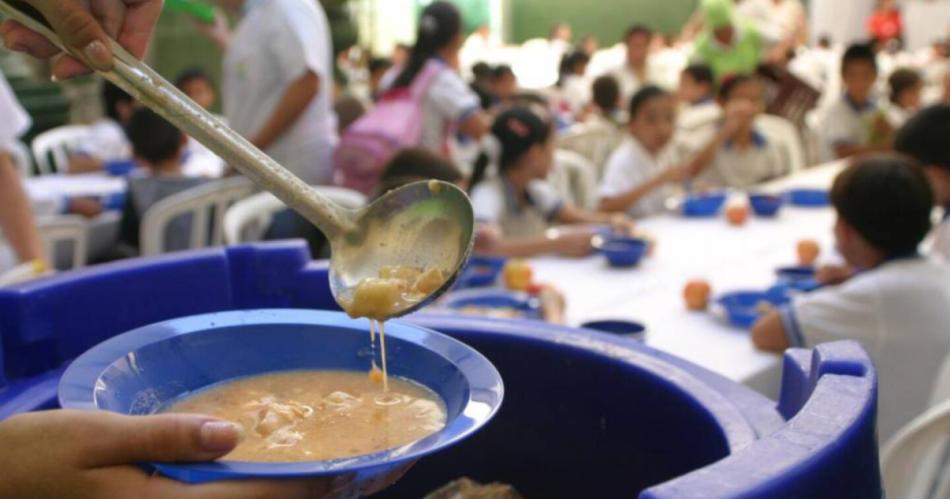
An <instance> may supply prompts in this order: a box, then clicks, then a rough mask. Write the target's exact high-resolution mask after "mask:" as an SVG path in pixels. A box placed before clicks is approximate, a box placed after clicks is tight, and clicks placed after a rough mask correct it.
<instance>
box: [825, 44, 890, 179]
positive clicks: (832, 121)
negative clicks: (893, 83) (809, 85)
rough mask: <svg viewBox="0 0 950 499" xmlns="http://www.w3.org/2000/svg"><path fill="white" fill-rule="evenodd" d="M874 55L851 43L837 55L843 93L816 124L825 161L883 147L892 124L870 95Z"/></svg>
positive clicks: (867, 47)
mask: <svg viewBox="0 0 950 499" xmlns="http://www.w3.org/2000/svg"><path fill="white" fill-rule="evenodd" d="M877 74H878V73H877V58H876V56H875V54H874V50H872V49H871V47H869V46H867V45H852V46H850V47H848V49H847V50H846V51H845V53H844V56H843V57H842V59H841V78H842V83H843V84H844V89H845V92H844V95H843V96H841V98H840V99H838V100H837V101H836V102H835V103H834V104H833V105H832V106H831V107H830V108H828V109H827V110H826V111H825V113H824V116H823V117H822V119H821V122H820V123H819V125H818V136H819V138H820V140H821V141H822V144H823V149H824V157H825V160H826V161H830V160H833V159H836V158H847V157H849V156H854V155H856V154H862V153H866V152H875V151H882V150H885V149H886V148H887V144H888V142H889V140H890V135H891V132H892V128H891V126H890V124H888V122H887V118H886V117H885V115H884V113H883V112H882V111H881V109H880V107H879V106H878V104H877V103H876V102H875V100H874V98H873V95H872V93H873V91H874V84H875V82H876V81H877Z"/></svg>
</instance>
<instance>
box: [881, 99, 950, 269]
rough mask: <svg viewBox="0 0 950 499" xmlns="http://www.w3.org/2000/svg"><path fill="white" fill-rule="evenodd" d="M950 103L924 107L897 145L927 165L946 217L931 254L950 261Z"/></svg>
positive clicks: (933, 238) (936, 231)
mask: <svg viewBox="0 0 950 499" xmlns="http://www.w3.org/2000/svg"><path fill="white" fill-rule="evenodd" d="M948 138H950V104H937V105H935V106H931V107H928V108H925V109H923V110H921V111H920V112H918V113H917V114H916V115H915V116H914V117H913V118H911V119H910V120H909V121H908V122H907V124H905V125H904V127H903V128H901V129H900V131H899V132H898V133H897V137H896V138H895V140H894V148H895V149H897V150H898V151H900V152H902V153H904V154H907V155H908V156H911V157H913V158H914V159H916V160H917V161H920V162H921V163H923V165H924V169H925V170H926V172H927V177H928V178H929V179H930V186H931V187H933V190H934V196H935V201H936V203H937V204H938V205H939V206H942V207H943V219H942V221H941V222H940V224H938V225H937V226H936V227H935V228H934V230H933V232H932V234H931V238H930V243H929V244H930V254H931V255H933V256H934V257H936V258H939V259H940V260H942V261H944V262H945V263H947V264H950V148H948V147H947V140H948Z"/></svg>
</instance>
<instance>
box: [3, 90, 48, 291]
mask: <svg viewBox="0 0 950 499" xmlns="http://www.w3.org/2000/svg"><path fill="white" fill-rule="evenodd" d="M0 115H2V116H3V117H4V119H2V120H0V274H3V273H4V272H5V271H7V270H9V269H10V268H12V267H14V266H15V265H16V264H18V263H22V262H28V261H31V260H42V258H43V248H42V245H41V243H40V237H39V234H38V233H37V231H36V224H35V223H34V221H33V213H32V211H31V210H30V201H29V198H28V197H27V194H26V192H25V191H24V189H23V184H22V183H21V182H20V178H19V177H20V176H19V173H18V172H17V168H16V166H15V165H14V164H13V157H12V154H11V151H12V150H13V145H14V143H15V142H16V141H17V140H18V139H19V138H20V136H21V135H23V134H24V133H26V131H27V130H29V128H30V124H31V123H32V121H31V120H30V116H29V115H28V114H26V111H24V110H23V107H22V106H20V103H19V102H18V101H17V100H16V96H15V95H14V94H13V90H12V89H11V88H10V85H8V84H7V80H6V78H4V77H3V73H0Z"/></svg>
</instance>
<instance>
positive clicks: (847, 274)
mask: <svg viewBox="0 0 950 499" xmlns="http://www.w3.org/2000/svg"><path fill="white" fill-rule="evenodd" d="M852 277H854V269H853V268H851V267H849V266H847V265H824V266H822V267H820V268H819V269H818V271H817V272H815V280H817V281H818V282H820V283H822V284H825V285H828V286H833V285H835V284H841V283H843V282H845V281H847V280H848V279H851V278H852Z"/></svg>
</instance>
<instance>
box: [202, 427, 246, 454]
mask: <svg viewBox="0 0 950 499" xmlns="http://www.w3.org/2000/svg"><path fill="white" fill-rule="evenodd" d="M239 438H240V433H239V431H238V429H237V425H235V424H234V423H229V422H227V421H205V423H204V424H202V425H201V448H202V449H204V450H207V451H213V452H218V451H225V450H230V449H231V448H233V447H234V445H235V444H236V443H237V441H238V439H239Z"/></svg>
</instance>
